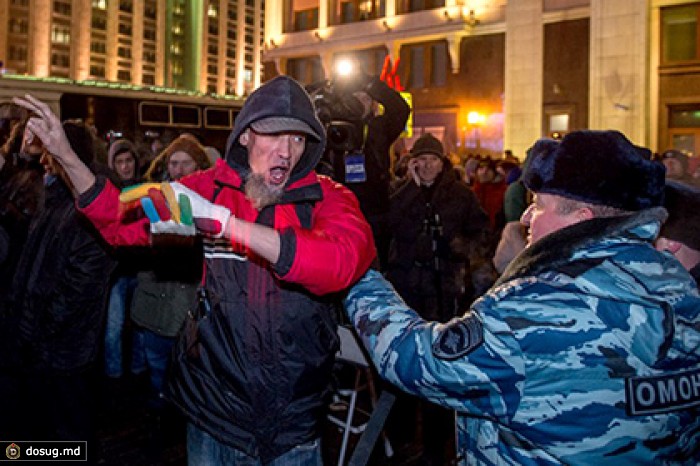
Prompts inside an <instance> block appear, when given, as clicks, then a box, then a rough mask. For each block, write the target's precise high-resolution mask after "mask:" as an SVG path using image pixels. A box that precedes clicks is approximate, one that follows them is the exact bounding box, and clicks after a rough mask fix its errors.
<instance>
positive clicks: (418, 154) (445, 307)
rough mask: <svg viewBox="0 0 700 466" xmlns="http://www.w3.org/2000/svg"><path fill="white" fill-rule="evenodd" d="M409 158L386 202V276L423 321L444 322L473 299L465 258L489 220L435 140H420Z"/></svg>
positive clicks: (426, 137) (471, 254) (471, 255)
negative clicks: (388, 242) (403, 178)
mask: <svg viewBox="0 0 700 466" xmlns="http://www.w3.org/2000/svg"><path fill="white" fill-rule="evenodd" d="M410 157H411V158H412V160H411V161H410V162H409V169H408V170H409V176H408V181H407V182H405V183H404V184H403V185H402V186H401V187H400V188H399V189H398V190H397V191H396V193H394V195H393V196H392V198H391V210H390V217H389V218H390V226H391V233H392V241H391V248H390V255H389V264H388V267H387V278H388V279H389V281H391V283H392V284H393V285H394V286H395V287H396V289H397V291H398V292H399V294H400V295H401V296H402V297H403V298H404V299H405V300H406V301H407V302H408V303H409V304H410V305H411V306H412V307H413V308H414V309H416V310H417V311H418V312H419V313H421V314H422V315H423V316H424V317H425V318H430V319H435V320H439V321H441V322H446V321H448V320H449V319H451V318H452V317H454V316H455V315H457V314H458V313H459V310H460V309H461V308H462V307H461V305H463V304H465V303H468V302H470V301H471V300H472V298H473V297H474V296H473V291H474V287H473V284H472V277H471V274H470V271H471V268H472V265H471V264H470V259H472V258H474V257H475V254H474V253H475V251H478V250H479V247H480V246H481V245H482V241H483V233H484V231H485V230H487V229H488V217H487V216H486V214H485V212H484V210H483V209H482V208H481V207H480V205H479V203H478V201H477V199H476V197H475V195H474V194H473V193H472V191H471V190H470V189H469V188H468V187H467V186H466V184H464V183H463V182H461V181H459V180H457V179H456V177H455V176H454V175H453V170H452V165H451V164H450V162H449V160H447V158H446V157H445V155H444V152H443V147H442V144H441V143H440V141H439V140H437V139H436V138H435V137H434V136H432V135H431V134H426V135H424V136H421V138H419V139H418V140H417V141H416V142H415V144H414V146H413V148H412V150H411V154H410ZM486 287H488V285H487V286H486Z"/></svg>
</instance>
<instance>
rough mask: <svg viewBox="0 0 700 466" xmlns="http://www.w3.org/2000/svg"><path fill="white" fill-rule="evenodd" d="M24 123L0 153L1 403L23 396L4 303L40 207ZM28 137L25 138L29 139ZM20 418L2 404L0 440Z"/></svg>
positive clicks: (33, 150)
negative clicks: (0, 166) (0, 165)
mask: <svg viewBox="0 0 700 466" xmlns="http://www.w3.org/2000/svg"><path fill="white" fill-rule="evenodd" d="M25 123H26V122H20V123H18V124H16V125H15V126H13V128H12V133H11V135H10V138H9V139H8V140H7V141H5V144H4V145H3V146H2V148H1V149H0V158H1V159H3V160H4V161H5V163H3V164H2V168H0V399H2V400H15V399H18V398H19V397H20V396H21V395H22V391H23V387H22V386H21V385H20V377H19V376H18V371H19V370H20V368H21V362H20V360H19V357H18V352H17V347H16V342H17V340H16V334H17V318H18V314H17V312H14V311H12V310H11V309H10V307H9V302H8V298H9V296H10V291H11V287H12V282H13V278H14V276H15V275H16V273H17V264H18V263H19V259H20V257H21V256H22V251H23V250H24V244H25V242H26V240H27V235H28V233H29V225H30V222H31V220H32V218H34V216H35V215H36V213H37V211H38V210H39V208H40V206H42V205H43V204H44V201H43V199H44V183H43V177H44V169H43V167H42V166H41V164H40V163H39V158H40V156H41V152H42V147H41V145H36V144H28V143H25V139H27V141H28V142H29V141H30V140H31V138H30V137H28V138H25ZM28 136H29V135H28ZM23 416H24V414H23V413H22V411H21V406H20V404H19V403H6V405H5V408H4V409H3V413H2V416H0V438H1V437H4V438H8V436H9V435H11V434H12V433H13V432H16V431H15V430H14V429H15V427H16V425H17V424H18V423H19V420H20V419H21V418H22V417H23Z"/></svg>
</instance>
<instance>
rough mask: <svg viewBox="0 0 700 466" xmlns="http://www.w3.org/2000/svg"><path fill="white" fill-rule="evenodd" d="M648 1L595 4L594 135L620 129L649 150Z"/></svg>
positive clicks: (591, 112)
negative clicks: (601, 131)
mask: <svg viewBox="0 0 700 466" xmlns="http://www.w3.org/2000/svg"><path fill="white" fill-rule="evenodd" d="M647 3H648V1H647V0H627V1H624V2H611V1H604V0H591V56H590V64H591V66H590V107H589V115H590V117H589V121H590V127H591V128H592V129H616V130H618V131H621V132H622V133H624V134H625V135H626V136H627V137H628V138H629V139H630V140H631V141H633V142H634V143H636V144H640V145H644V146H646V145H648V144H649V133H650V128H649V120H648V119H647V115H648V114H649V103H648V102H649V90H648V89H649V77H648V74H647V69H648V58H647V51H648V49H649V14H650V12H649V7H648V6H647Z"/></svg>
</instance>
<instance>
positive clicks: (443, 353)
mask: <svg viewBox="0 0 700 466" xmlns="http://www.w3.org/2000/svg"><path fill="white" fill-rule="evenodd" d="M483 341H484V329H483V327H482V326H481V320H480V319H479V318H478V317H477V316H476V314H474V313H473V312H470V313H469V314H466V315H464V316H463V317H460V318H457V319H452V320H451V321H449V322H447V323H446V324H444V325H443V326H442V328H441V329H440V333H439V335H438V337H437V339H436V340H435V342H434V343H433V356H435V357H436V358H439V359H447V360H453V359H458V358H461V357H462V356H465V355H467V354H469V353H471V352H472V351H474V350H475V349H476V348H478V347H479V346H480V345H481V344H482V343H483Z"/></svg>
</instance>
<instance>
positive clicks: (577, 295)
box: [345, 131, 700, 465]
mask: <svg viewBox="0 0 700 466" xmlns="http://www.w3.org/2000/svg"><path fill="white" fill-rule="evenodd" d="M532 150H533V155H532V159H531V163H530V165H529V166H528V168H527V169H526V171H525V173H524V176H523V180H524V183H525V185H526V186H527V187H528V189H530V190H531V191H532V192H534V194H535V199H534V202H533V204H532V205H531V206H530V207H529V208H528V209H527V210H526V212H525V213H524V214H523V217H522V219H521V221H522V222H523V223H524V224H525V225H526V226H527V227H528V228H529V236H528V246H527V248H526V249H525V250H524V251H523V252H522V253H521V254H520V255H519V256H518V257H516V259H515V260H514V261H513V262H512V263H511V264H510V266H509V267H508V268H507V269H506V270H505V272H504V274H503V275H502V277H501V278H500V279H499V281H498V282H497V283H496V284H495V285H494V286H493V287H492V288H491V289H490V290H489V291H488V292H487V293H486V294H485V295H484V296H482V297H481V298H479V299H478V300H477V301H475V302H474V303H473V304H472V306H471V309H469V310H468V311H467V312H466V313H465V314H464V315H463V316H462V317H459V318H455V319H453V320H452V321H450V322H448V323H445V324H440V323H437V322H429V321H425V320H423V319H422V318H421V317H419V316H418V314H416V313H415V312H414V311H413V310H412V309H410V308H408V307H407V306H406V305H405V304H404V303H403V301H402V300H401V299H400V298H399V297H398V295H397V294H396V293H395V291H394V290H393V289H392V288H391V285H389V284H388V283H387V282H386V281H385V280H384V279H383V278H382V277H381V276H380V275H379V274H377V273H376V272H374V271H370V272H368V273H367V274H366V275H365V277H364V278H363V279H362V280H361V281H360V282H359V283H358V284H357V285H356V286H355V287H354V288H353V289H352V290H351V292H350V294H349V295H348V297H347V299H346V302H345V304H346V308H347V311H348V314H349V316H350V318H351V320H352V322H353V324H354V325H355V327H356V329H357V330H358V332H359V334H360V336H361V337H362V340H363V342H364V344H365V345H366V347H367V348H368V350H369V353H370V355H371V357H372V359H373V360H374V362H375V364H376V366H377V368H378V370H379V373H380V374H381V375H382V376H383V377H385V378H386V379H388V380H389V381H391V382H392V383H394V384H396V385H397V386H399V387H400V388H402V389H403V390H405V391H407V392H409V393H413V394H416V395H419V396H422V397H424V398H426V399H428V400H430V401H432V402H435V403H439V404H441V405H443V406H447V407H450V408H453V409H455V410H457V412H458V416H459V421H458V423H459V445H458V448H459V454H460V464H507V465H523V464H537V465H554V464H571V465H603V464H615V465H622V464H635V465H636V464H674V465H676V464H698V462H699V461H700V416H699V414H700V296H699V295H698V290H697V288H696V286H695V283H694V282H693V279H692V278H691V277H690V275H689V274H688V273H687V271H686V270H685V269H684V268H683V267H682V266H681V265H680V263H679V262H678V261H677V260H676V259H675V258H673V257H672V256H671V255H670V254H667V253H662V252H659V251H657V250H655V249H654V245H653V242H654V240H655V238H656V237H657V235H658V233H659V229H660V228H661V224H662V223H663V221H664V219H665V218H666V211H665V210H664V208H663V207H661V205H662V202H663V192H664V168H663V166H661V165H660V163H658V162H654V161H651V158H650V156H651V154H650V152H649V151H648V150H646V149H642V148H639V147H636V146H634V145H633V144H632V143H630V142H629V141H628V140H627V139H626V138H625V137H624V136H623V135H622V134H621V133H619V132H616V131H577V132H572V133H570V134H568V135H567V136H566V137H565V138H564V139H563V140H562V141H561V142H556V141H552V140H540V141H538V142H537V143H536V144H535V145H534V147H533V148H532Z"/></svg>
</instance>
